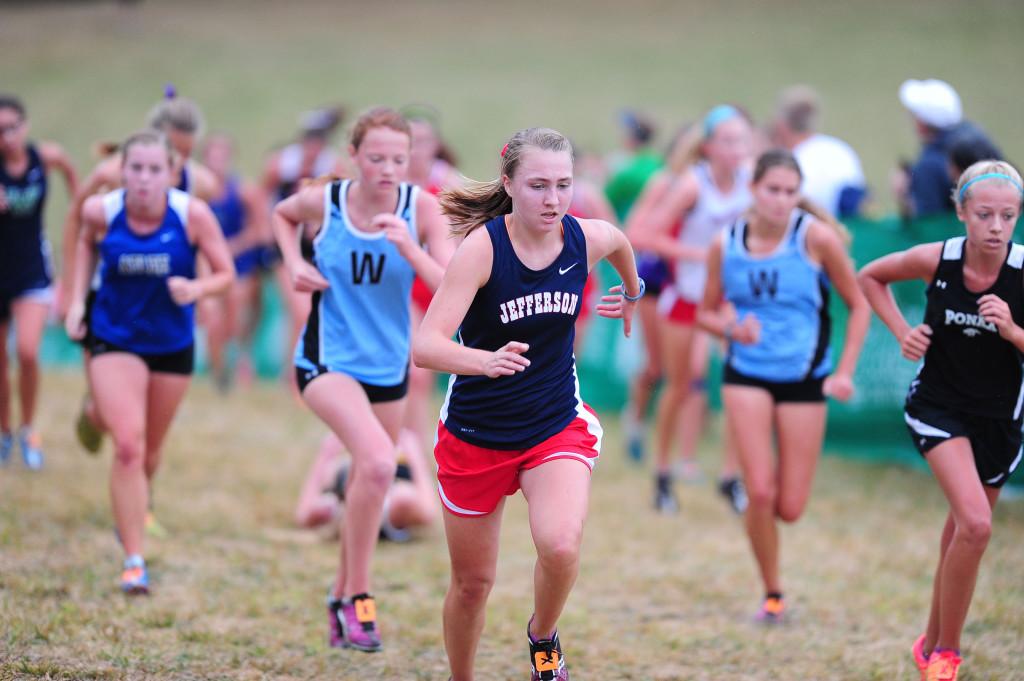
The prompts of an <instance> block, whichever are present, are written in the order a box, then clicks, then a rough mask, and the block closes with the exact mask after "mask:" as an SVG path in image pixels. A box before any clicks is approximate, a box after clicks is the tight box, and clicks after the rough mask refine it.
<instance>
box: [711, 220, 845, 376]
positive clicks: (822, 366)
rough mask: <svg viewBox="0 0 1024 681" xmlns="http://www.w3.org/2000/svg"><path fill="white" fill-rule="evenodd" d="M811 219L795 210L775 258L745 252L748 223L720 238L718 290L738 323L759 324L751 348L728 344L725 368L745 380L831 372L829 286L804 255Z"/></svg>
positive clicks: (740, 223) (734, 227)
mask: <svg viewBox="0 0 1024 681" xmlns="http://www.w3.org/2000/svg"><path fill="white" fill-rule="evenodd" d="M811 222H812V218H811V216H810V215H808V214H807V213H805V212H803V211H800V210H795V211H793V215H792V216H791V217H790V221H789V227H788V228H787V230H786V233H785V235H784V236H783V238H782V241H781V242H779V245H778V247H777V248H776V249H775V251H774V252H772V253H770V254H765V255H752V254H751V253H750V252H748V251H747V248H746V233H747V223H746V220H744V219H742V218H741V219H740V220H739V221H738V222H736V224H735V225H733V226H732V227H731V228H730V229H729V230H728V231H727V232H726V233H725V234H724V235H723V239H724V243H723V245H724V248H723V250H722V290H723V292H724V294H725V299H726V300H728V301H729V302H730V303H732V304H733V305H734V306H735V307H736V313H737V314H738V315H739V318H740V319H742V318H743V317H744V316H745V315H747V314H753V315H754V316H755V317H757V319H758V321H759V322H760V323H761V338H760V340H759V342H758V343H757V344H755V345H742V344H740V343H736V342H733V343H730V344H729V356H728V360H727V361H728V363H729V365H730V366H731V367H732V368H733V369H735V370H736V371H738V372H740V373H741V374H744V375H746V376H751V377H753V378H759V379H761V380H764V381H773V382H779V383H783V382H792V381H803V380H807V379H812V378H822V377H824V376H827V375H828V374H829V372H830V371H831V370H832V356H831V351H830V349H829V332H830V328H831V321H830V318H829V314H828V299H829V291H830V288H831V287H830V284H829V281H828V277H827V276H826V275H825V272H824V271H823V270H822V268H821V266H820V265H818V264H817V263H815V262H814V261H812V260H811V259H810V257H809V256H808V255H807V246H806V242H807V229H808V227H809V226H810V224H811Z"/></svg>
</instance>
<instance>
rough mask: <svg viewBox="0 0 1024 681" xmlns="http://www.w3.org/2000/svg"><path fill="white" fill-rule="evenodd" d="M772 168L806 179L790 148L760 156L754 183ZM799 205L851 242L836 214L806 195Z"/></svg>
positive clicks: (847, 241)
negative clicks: (787, 171) (783, 169)
mask: <svg viewBox="0 0 1024 681" xmlns="http://www.w3.org/2000/svg"><path fill="white" fill-rule="evenodd" d="M772 168H787V169H789V170H792V171H793V172H794V173H796V175H797V177H799V178H800V180H801V181H803V179H804V174H803V171H801V170H800V164H799V163H797V160H796V156H794V155H793V153H792V152H791V151H789V150H788V149H769V150H768V151H766V152H764V153H763V154H761V155H760V156H758V158H757V163H756V164H754V177H753V180H752V182H753V183H754V184H757V183H758V182H760V181H761V180H762V179H764V176H765V175H766V174H767V173H768V171H769V170H771V169H772ZM797 207H798V208H800V209H801V210H804V211H806V212H808V213H810V214H811V215H813V216H814V217H815V218H817V219H818V220H820V221H822V222H824V223H825V224H826V225H828V226H829V227H831V228H832V229H834V230H835V232H836V234H838V235H839V238H840V239H842V241H843V243H844V244H846V245H849V244H850V241H851V238H850V232H849V230H847V229H846V227H845V226H844V225H843V224H842V223H841V222H839V221H838V220H836V218H835V216H833V215H832V214H831V213H829V212H828V211H827V210H825V209H824V208H822V207H821V206H819V205H817V204H816V203H814V202H813V201H810V200H808V199H807V198H805V197H801V198H800V202H799V203H798V204H797Z"/></svg>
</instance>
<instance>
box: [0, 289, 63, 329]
mask: <svg viewBox="0 0 1024 681" xmlns="http://www.w3.org/2000/svg"><path fill="white" fill-rule="evenodd" d="M19 300H31V301H33V302H36V303H39V304H40V305H50V304H52V303H53V287H52V286H49V285H47V286H42V287H40V288H29V289H20V290H16V291H0V324H3V323H5V322H7V321H9V320H10V319H11V305H12V304H14V303H15V302H16V301H19Z"/></svg>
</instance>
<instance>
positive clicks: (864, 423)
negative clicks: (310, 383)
mask: <svg viewBox="0 0 1024 681" xmlns="http://www.w3.org/2000/svg"><path fill="white" fill-rule="evenodd" d="M847 227H849V229H850V232H851V233H852V234H853V245H852V255H853V259H854V261H855V263H856V265H857V266H858V267H859V266H861V265H864V264H865V263H867V262H869V261H871V260H873V259H875V258H877V257H879V256H882V255H885V254H887V253H892V252H893V251H898V250H903V249H906V248H909V247H910V246H913V245H914V244H918V243H923V242H927V241H940V240H942V239H946V238H948V237H950V236H955V235H958V234H961V233H962V231H963V228H962V226H961V225H960V224H959V222H957V221H956V219H955V218H944V219H939V220H930V221H920V222H916V223H914V224H910V225H906V224H902V223H901V222H900V221H899V220H898V219H896V218H890V219H885V220H854V221H849V222H848V223H847ZM597 275H598V277H599V280H600V286H601V290H605V289H607V288H608V287H609V286H612V285H614V284H616V283H618V279H617V277H616V275H615V272H614V270H612V268H611V267H610V266H609V265H608V264H607V263H601V265H600V266H599V268H598V270H597ZM893 292H894V295H895V296H896V299H897V301H898V302H899V304H900V307H901V308H902V309H903V311H904V313H905V314H906V315H907V318H908V319H909V320H910V321H911V322H912V323H914V322H917V321H919V320H921V319H922V317H923V316H924V304H925V298H924V284H923V283H920V282H906V283H901V284H898V285H896V286H894V287H893ZM831 312H832V320H833V334H832V345H833V352H834V353H835V355H834V356H836V357H838V355H839V353H840V351H841V350H842V340H843V337H844V329H845V325H846V307H845V305H844V304H843V303H842V301H841V300H840V299H839V297H838V296H837V295H833V296H832V303H831ZM641 333H642V332H641V330H640V328H639V324H637V325H635V326H634V335H633V337H632V338H628V339H627V338H625V337H624V336H623V334H622V324H621V322H619V321H618V320H610V319H604V318H602V317H598V316H596V315H593V317H592V319H591V322H590V327H589V329H588V330H587V336H586V339H585V342H584V344H583V348H582V350H581V352H580V354H579V356H578V358H577V365H578V370H579V376H580V384H581V391H582V395H583V398H584V399H585V400H586V401H587V402H588V403H589V404H590V405H591V406H593V407H594V408H595V409H597V410H598V411H618V410H620V409H622V407H623V405H624V404H625V402H626V397H627V391H628V387H627V386H628V381H629V378H630V377H631V376H632V375H633V374H634V373H635V372H636V371H637V370H638V369H639V367H640V365H641V364H642V361H643V360H642V357H641V353H642V351H643V343H642V339H641V337H640V335H641ZM285 338H286V318H285V311H284V308H283V306H282V304H281V298H280V295H279V293H278V291H277V288H276V285H275V283H274V282H273V281H272V280H267V281H265V282H264V287H263V313H262V316H261V321H260V324H259V328H258V331H257V334H256V339H255V346H254V355H255V356H254V364H255V368H256V370H257V373H258V374H259V375H260V376H262V377H267V378H269V377H273V376H277V375H278V372H279V370H280V368H281V363H282V361H283V359H284V357H285V349H284V345H285V343H286V340H285ZM198 342H199V348H198V349H199V358H198V359H199V366H200V369H202V368H203V367H204V366H205V362H204V361H203V354H204V353H203V349H204V348H203V343H202V334H199V341H198ZM42 356H43V361H44V363H45V364H47V365H54V364H71V363H78V362H80V361H81V358H80V354H79V352H78V349H77V346H75V345H73V344H72V343H71V342H70V341H68V340H67V338H66V337H65V336H64V333H63V331H62V330H61V329H59V328H57V327H52V328H49V329H48V330H47V333H46V335H45V337H44V342H43V349H42ZM916 371H917V365H916V364H915V363H913V362H909V361H907V360H905V359H903V357H902V356H901V355H900V351H899V346H898V344H897V343H896V340H895V339H894V338H893V337H892V335H891V334H890V333H889V331H888V329H886V328H885V326H884V325H883V324H882V323H881V321H879V319H878V318H877V317H874V316H873V317H872V320H871V327H870V330H869V331H868V337H867V340H866V342H865V344H864V350H863V352H862V354H861V358H860V362H859V363H858V365H857V372H856V375H855V376H854V384H855V386H856V394H855V396H854V398H853V399H852V400H851V401H850V402H849V403H846V404H841V403H838V402H832V403H830V405H829V423H828V448H829V449H830V450H831V451H836V452H841V453H843V454H844V455H850V456H858V457H867V458H871V459H878V460H885V461H899V462H903V463H909V464H911V465H921V458H920V456H918V454H917V453H916V451H915V450H914V449H913V448H912V447H911V445H910V441H909V438H908V436H907V433H906V427H905V426H904V423H903V399H904V396H905V395H906V390H907V386H908V385H909V384H910V381H911V379H912V378H913V376H914V374H915V372H916ZM708 378H709V381H708V383H709V386H708V389H709V393H710V397H711V402H712V405H718V403H719V395H718V388H719V385H720V382H721V360H720V359H717V358H716V359H713V360H712V366H711V368H710V370H709V373H708ZM1015 478H1016V480H1017V481H1021V480H1022V476H1021V475H1017V476H1015Z"/></svg>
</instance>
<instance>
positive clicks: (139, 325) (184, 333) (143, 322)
mask: <svg viewBox="0 0 1024 681" xmlns="http://www.w3.org/2000/svg"><path fill="white" fill-rule="evenodd" d="M188 202H189V196H188V194H186V193H184V192H182V191H179V190H177V189H169V190H168V191H167V210H166V211H165V212H164V219H163V221H162V222H161V223H160V227H159V228H157V229H156V231H154V232H151V233H149V234H138V233H136V232H135V231H134V230H132V228H131V226H130V225H129V224H128V216H127V213H126V212H125V207H124V190H123V189H116V190H114V191H112V192H110V193H109V194H106V195H105V196H104V197H103V209H104V212H105V213H106V222H107V233H106V235H105V236H104V237H103V240H102V241H100V243H99V256H100V261H99V268H100V269H99V275H100V284H99V289H98V290H97V291H96V302H95V303H94V304H93V307H92V316H91V327H90V328H91V329H92V333H93V335H94V336H96V338H98V339H100V340H103V341H106V342H108V343H112V344H113V345H116V346H119V347H122V348H124V349H125V350H129V351H131V352H137V353H139V354H143V355H160V354H167V353H171V352H178V351H179V350H184V349H185V348H187V347H189V346H190V345H192V329H193V325H194V321H193V316H194V315H193V309H194V305H178V304H177V303H175V302H174V300H173V299H172V298H171V293H170V291H168V290H167V278H168V277H173V276H178V277H186V278H189V279H194V278H195V276H196V247H195V246H194V245H193V244H192V243H190V241H189V237H188V232H187V230H186V229H185V227H186V225H187V224H188Z"/></svg>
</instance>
